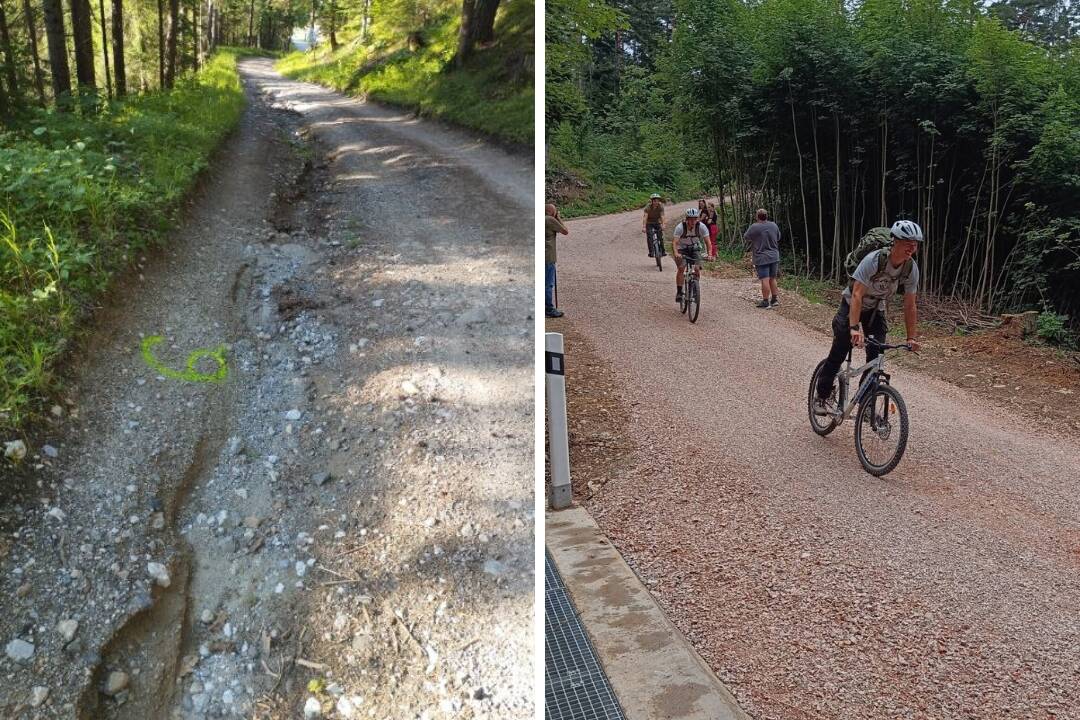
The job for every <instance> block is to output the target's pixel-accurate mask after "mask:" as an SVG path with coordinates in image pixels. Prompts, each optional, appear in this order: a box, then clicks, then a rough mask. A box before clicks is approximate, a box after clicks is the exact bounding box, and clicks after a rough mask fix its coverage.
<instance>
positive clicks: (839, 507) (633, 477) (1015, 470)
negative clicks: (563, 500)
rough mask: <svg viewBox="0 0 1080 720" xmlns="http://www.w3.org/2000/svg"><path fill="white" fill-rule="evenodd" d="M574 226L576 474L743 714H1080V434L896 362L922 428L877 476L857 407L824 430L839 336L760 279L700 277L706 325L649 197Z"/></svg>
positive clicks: (569, 305) (568, 266) (789, 717)
mask: <svg viewBox="0 0 1080 720" xmlns="http://www.w3.org/2000/svg"><path fill="white" fill-rule="evenodd" d="M569 227H570V234H569V235H568V236H567V237H566V238H560V250H559V263H558V269H559V299H560V301H561V308H562V309H563V310H565V312H566V317H565V318H564V319H561V320H555V321H550V320H549V321H548V323H547V325H548V330H549V331H556V332H559V331H565V332H566V333H567V345H566V365H567V384H568V386H569V387H570V390H569V392H570V395H571V397H570V400H571V405H570V412H571V413H574V412H575V411H577V412H580V413H584V414H585V415H586V417H588V418H589V420H588V422H589V423H590V424H591V427H589V428H588V429H582V431H581V433H582V434H581V436H580V437H579V438H578V439H579V441H580V443H583V444H584V446H587V448H586V447H582V446H580V445H579V452H581V453H583V454H586V455H588V457H589V458H591V462H590V463H588V464H586V465H584V466H583V467H585V468H588V471H589V473H590V474H592V475H593V477H592V478H588V477H586V478H583V477H582V476H581V474H580V471H581V469H582V466H579V468H578V473H577V474H576V475H575V477H576V479H577V480H578V481H579V482H583V481H584V480H588V479H593V480H595V483H594V484H593V486H592V487H591V490H592V492H591V494H592V497H591V499H589V500H587V501H586V502H587V506H588V508H589V510H590V511H591V512H592V514H593V515H594V516H595V517H596V519H597V521H598V522H599V524H600V526H601V527H602V528H603V530H604V531H605V532H606V533H607V535H608V536H609V537H610V538H611V540H612V541H613V543H615V544H616V546H617V547H618V548H619V549H620V551H621V552H622V554H623V555H624V557H625V558H626V559H627V561H628V562H629V563H630V565H631V566H632V567H633V568H634V570H635V571H636V572H637V573H638V574H639V576H640V577H642V579H643V580H644V581H645V583H646V584H647V586H648V587H649V588H650V591H651V592H652V593H653V594H654V595H655V596H656V597H657V598H658V600H659V601H660V603H661V605H662V607H663V608H664V609H665V612H666V613H667V614H668V615H669V617H670V618H671V619H672V620H673V621H674V622H675V624H676V625H677V626H678V627H679V628H680V630H681V631H682V632H683V633H685V634H686V636H687V637H688V638H689V640H690V641H691V642H692V643H693V645H694V646H695V648H696V649H697V650H698V652H699V653H700V654H701V655H702V656H703V657H704V658H705V659H706V661H707V662H708V663H709V664H710V666H711V667H712V668H713V670H714V671H715V672H716V673H717V674H718V675H719V676H720V678H721V679H722V680H723V681H725V682H726V683H727V684H728V685H729V687H731V689H732V690H733V692H734V693H735V695H736V697H737V698H738V700H739V702H740V704H741V705H742V706H743V707H744V708H745V709H746V710H747V711H748V712H750V713H751V714H752V715H753V716H754V717H755V718H761V719H763V720H764V719H766V718H768V719H776V720H797V719H799V718H821V719H822V720H825V719H828V720H835V719H837V718H893V717H895V718H927V719H929V718H933V719H934V720H946V719H951V718H957V719H959V718H1017V719H1019V718H1025V719H1028V718H1048V717H1056V718H1080V681H1078V680H1080V675H1078V668H1080V666H1078V664H1077V654H1076V648H1077V647H1078V646H1080V473H1078V472H1077V468H1078V467H1080V439H1078V438H1077V434H1076V433H1075V432H1073V433H1062V434H1059V435H1050V434H1048V432H1049V431H1047V430H1044V429H1038V430H1036V429H1035V428H1033V426H1032V424H1031V423H1028V422H1026V421H1024V420H1023V419H1021V418H1019V417H1017V416H1014V415H1012V414H1010V412H1009V411H1008V410H1005V409H1002V408H998V407H994V406H991V405H990V404H988V403H987V402H986V401H984V400H983V399H982V398H980V397H978V396H976V395H974V394H973V393H971V392H969V391H967V390H964V389H961V388H958V387H956V386H954V385H950V384H948V383H945V382H943V381H940V380H938V379H936V378H935V377H933V376H932V375H930V374H928V373H925V372H924V371H921V370H920V369H919V368H918V366H917V360H916V362H915V363H905V366H904V367H898V366H896V365H895V364H894V365H893V366H892V368H891V372H892V376H893V377H892V381H893V385H894V386H896V387H897V388H898V389H899V390H900V392H901V393H902V394H903V396H904V399H905V401H906V403H907V406H908V408H909V411H910V418H911V435H910V440H909V443H908V447H907V452H906V454H905V456H904V459H903V461H902V462H901V463H900V465H899V467H898V468H897V469H896V470H895V471H894V472H892V473H891V474H890V475H887V476H885V477H883V478H880V479H878V478H874V477H871V476H870V475H867V474H866V473H864V472H863V471H862V468H861V466H860V465H859V461H858V459H857V458H856V455H855V450H854V443H853V437H852V435H853V432H852V424H851V423H850V422H848V423H845V424H844V425H843V426H841V427H840V429H838V430H837V431H835V432H834V433H833V434H832V435H830V436H828V437H826V438H821V437H818V436H817V435H815V434H813V432H811V430H810V427H809V423H808V419H807V411H806V396H807V387H808V384H809V377H810V373H811V372H812V370H813V368H814V367H815V365H816V363H817V362H818V361H819V360H821V358H823V357H824V356H825V355H826V353H827V351H828V342H829V341H828V336H826V335H824V334H822V333H820V332H816V331H815V330H813V329H811V328H808V327H807V326H805V325H803V324H801V323H799V322H796V321H794V320H791V319H787V318H785V317H782V316H781V315H779V314H778V313H777V312H775V311H773V310H759V309H757V308H755V307H754V306H753V303H754V301H756V300H757V299H760V296H756V295H755V293H756V291H755V287H756V285H757V283H756V282H754V281H753V280H750V279H745V280H730V279H729V280H723V279H720V278H715V277H706V278H705V279H704V280H703V282H702V297H703V300H702V310H701V317H700V319H699V320H698V321H697V323H696V324H694V325H691V324H690V323H689V322H687V320H686V318H685V316H681V315H680V314H679V311H678V306H677V305H676V304H675V302H674V297H675V292H674V290H675V288H674V285H675V282H674V278H675V274H674V272H673V271H674V265H673V264H672V263H671V262H670V260H668V261H665V262H667V263H668V264H667V265H666V266H665V271H664V272H658V271H657V270H656V266H655V264H653V262H652V260H650V259H649V258H648V257H647V256H646V254H645V250H644V246H645V242H644V239H643V236H642V235H641V220H640V212H633V213H626V214H621V215H611V216H604V217H596V218H590V219H582V220H577V221H573V222H571V223H570V224H569ZM781 301H782V302H783V295H782V296H781ZM576 352H577V355H575V353H576ZM593 380H595V383H596V384H595V385H594V383H593V382H592V381H593ZM575 385H576V387H575ZM575 395H577V397H575ZM590 413H592V414H590ZM571 426H572V427H573V426H574V420H573V419H572V420H571ZM579 427H581V426H579ZM1066 427H1068V426H1067V425H1066ZM586 432H587V433H588V435H587V436H586V435H584V433H586ZM605 452H606V453H607V455H606V458H607V461H606V463H604V462H603V458H604V457H605V456H604V453H605Z"/></svg>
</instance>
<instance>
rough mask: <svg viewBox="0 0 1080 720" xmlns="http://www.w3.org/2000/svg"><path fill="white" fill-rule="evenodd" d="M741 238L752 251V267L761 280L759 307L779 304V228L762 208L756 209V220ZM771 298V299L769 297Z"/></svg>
mask: <svg viewBox="0 0 1080 720" xmlns="http://www.w3.org/2000/svg"><path fill="white" fill-rule="evenodd" d="M743 240H744V241H746V243H747V244H748V245H749V246H750V249H751V250H752V251H753V253H754V268H755V269H756V270H757V276H758V279H759V280H761V302H760V303H758V305H757V306H758V307H759V308H768V307H773V306H774V305H779V304H780V297H779V296H778V295H777V294H776V276H777V274H778V273H779V271H780V228H779V227H778V226H777V224H776V223H774V222H773V221H772V220H770V219H769V214H768V213H767V212H765V210H764V209H762V210H758V211H757V222H755V223H753V224H752V225H751V226H750V227H748V228H747V229H746V233H745V234H744V235H743ZM770 298H771V299H770Z"/></svg>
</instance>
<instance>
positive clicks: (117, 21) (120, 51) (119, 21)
mask: <svg viewBox="0 0 1080 720" xmlns="http://www.w3.org/2000/svg"><path fill="white" fill-rule="evenodd" d="M112 33H113V75H115V76H116V97H118V98H121V97H124V95H127V70H126V69H125V68H124V0H112Z"/></svg>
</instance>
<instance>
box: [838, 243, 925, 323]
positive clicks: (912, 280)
mask: <svg viewBox="0 0 1080 720" xmlns="http://www.w3.org/2000/svg"><path fill="white" fill-rule="evenodd" d="M878 253H885V254H886V255H887V254H888V253H889V248H882V249H881V250H878V251H877V252H872V253H870V254H868V255H867V256H866V257H864V258H863V259H862V262H860V263H859V267H857V268H855V272H853V273H851V277H852V278H854V279H855V280H858V281H859V282H861V283H862V284H863V285H865V286H866V292H865V293H864V294H863V301H862V307H863V310H873V309H874V308H876V307H879V304H880V307H881V309H882V310H884V309H885V301H886V300H887V299H888V298H889V297H890V296H892V295H895V294H896V287H897V285H899V284H900V272H901V271H902V270H903V269H904V266H903V265H900V267H893V266H892V263H891V262H888V261H886V263H885V269H884V270H882V271H881V272H878ZM918 287H919V264H918V263H917V262H915V259H914V258H912V260H911V275H910V276H909V277H908V279H907V281H906V282H905V283H904V294H905V295H914V294H915V291H916V290H917V289H918ZM844 297H845V298H846V299H847V300H848V302H851V288H850V287H846V288H844Z"/></svg>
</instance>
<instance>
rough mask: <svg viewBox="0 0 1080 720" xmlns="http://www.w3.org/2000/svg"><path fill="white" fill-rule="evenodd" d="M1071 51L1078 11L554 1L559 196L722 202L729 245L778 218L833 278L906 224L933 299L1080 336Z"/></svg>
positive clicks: (552, 77)
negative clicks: (895, 226)
mask: <svg viewBox="0 0 1080 720" xmlns="http://www.w3.org/2000/svg"><path fill="white" fill-rule="evenodd" d="M1078 38H1080V8H1078V7H1077V6H1076V5H1075V4H1073V3H1071V2H1069V1H1068V0H1002V1H1001V2H998V3H995V4H991V5H983V4H979V3H975V2H971V0H863V1H862V2H854V3H848V4H844V3H837V2H830V1H827V0H762V1H761V2H753V3H746V2H742V1H741V0H611V1H610V2H608V3H607V4H599V3H596V2H588V3H586V2H581V1H580V0H550V1H549V2H548V4H547V68H546V71H547V107H546V115H547V149H548V158H547V181H548V189H549V193H551V194H552V195H553V196H554V197H556V198H558V199H561V200H562V201H563V202H565V203H567V204H568V206H569V209H570V210H571V212H578V213H582V212H595V211H600V210H605V209H615V208H616V207H633V206H635V204H636V203H638V202H642V203H643V202H644V198H646V197H647V196H648V193H649V192H652V191H655V190H660V191H662V192H663V191H666V192H667V194H669V195H674V196H677V197H680V198H686V197H690V196H691V194H692V193H694V192H695V191H708V192H710V193H713V194H717V195H721V196H724V197H727V198H728V199H729V205H728V212H727V213H725V214H724V215H725V217H722V218H721V220H722V222H723V227H722V229H721V235H722V237H725V238H727V240H728V242H732V243H733V242H736V241H737V238H738V237H739V236H740V235H741V231H742V228H743V226H744V225H745V224H746V223H747V222H749V220H750V215H751V211H752V209H753V208H754V207H757V206H764V207H767V208H769V209H770V211H771V212H772V214H773V216H774V217H775V218H776V219H777V220H778V221H779V222H780V224H781V227H782V229H783V230H784V233H785V248H786V251H787V252H786V255H787V258H788V262H789V267H790V268H791V269H794V270H797V271H799V272H802V273H805V274H809V275H814V276H816V277H819V278H839V277H840V276H841V274H842V272H843V271H842V264H843V259H844V255H845V254H846V253H847V251H848V250H849V249H850V248H851V247H852V245H853V243H854V242H856V240H857V239H858V237H859V236H861V235H862V233H863V232H865V231H866V230H867V229H868V228H869V227H872V226H875V225H882V224H889V223H891V222H892V221H893V220H895V219H897V218H909V219H913V220H916V221H917V222H919V223H920V224H921V225H922V226H923V228H924V231H925V232H926V237H927V240H926V242H925V244H924V246H923V247H922V249H921V250H920V263H921V265H922V267H923V279H924V288H923V291H924V292H929V293H933V294H936V295H939V296H944V297H949V298H953V299H955V300H960V301H963V302H964V303H967V304H970V305H973V306H975V307H977V308H979V309H982V310H986V311H991V310H993V311H1001V310H1006V309H1014V308H1035V309H1038V310H1041V311H1044V313H1043V322H1044V323H1048V324H1049V325H1056V326H1061V325H1065V324H1071V325H1072V326H1073V327H1074V328H1077V327H1080V323H1078V321H1080V39H1078ZM1051 329H1052V328H1051Z"/></svg>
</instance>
